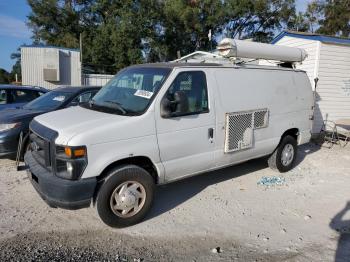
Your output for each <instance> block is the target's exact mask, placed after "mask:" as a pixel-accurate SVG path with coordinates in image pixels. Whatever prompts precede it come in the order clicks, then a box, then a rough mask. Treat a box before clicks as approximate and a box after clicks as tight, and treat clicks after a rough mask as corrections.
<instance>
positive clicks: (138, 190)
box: [96, 165, 155, 228]
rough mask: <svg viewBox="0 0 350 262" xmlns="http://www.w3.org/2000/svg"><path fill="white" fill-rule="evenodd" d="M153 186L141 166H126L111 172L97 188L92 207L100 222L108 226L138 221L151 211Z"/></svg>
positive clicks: (127, 224) (150, 178) (152, 181)
mask: <svg viewBox="0 0 350 262" xmlns="http://www.w3.org/2000/svg"><path fill="white" fill-rule="evenodd" d="M154 189H155V184H154V180H153V178H152V177H151V175H150V174H149V173H148V172H147V171H146V170H144V169H143V168H141V167H138V166H135V165H126V166H122V167H119V168H116V169H114V170H112V171H111V172H110V173H109V175H108V176H107V178H106V179H105V181H104V183H103V184H102V186H101V187H100V189H99V191H98V193H97V197H96V208H97V212H98V215H99V216H100V218H101V220H102V221H103V222H104V223H105V224H107V225H108V226H111V227H119V228H120V227H126V226H131V225H134V224H136V223H138V222H140V221H141V220H142V219H143V218H144V217H145V216H146V214H147V212H148V211H149V209H150V208H151V205H152V202H153V195H154Z"/></svg>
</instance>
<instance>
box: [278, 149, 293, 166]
mask: <svg viewBox="0 0 350 262" xmlns="http://www.w3.org/2000/svg"><path fill="white" fill-rule="evenodd" d="M293 158H294V147H293V146H292V145H291V144H286V145H285V146H284V148H283V150H282V155H281V162H282V165H284V166H288V165H290V164H291V163H292V162H293Z"/></svg>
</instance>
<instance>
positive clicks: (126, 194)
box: [110, 181, 146, 218]
mask: <svg viewBox="0 0 350 262" xmlns="http://www.w3.org/2000/svg"><path fill="white" fill-rule="evenodd" d="M145 201H146V190H145V188H144V186H143V185H141V184H140V183H139V182H136V181H127V182H124V183H122V184H120V185H119V186H118V187H117V188H116V189H114V191H113V193H112V195H111V198H110V206H111V209H112V211H113V213H114V214H116V215H117V216H119V217H122V218H126V217H132V216H134V215H136V214H137V213H138V212H140V210H141V209H142V207H143V206H144V204H145Z"/></svg>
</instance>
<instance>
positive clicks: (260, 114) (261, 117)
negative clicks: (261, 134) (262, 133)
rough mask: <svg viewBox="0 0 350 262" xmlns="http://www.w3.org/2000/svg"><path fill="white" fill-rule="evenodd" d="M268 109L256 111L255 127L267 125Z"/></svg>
mask: <svg viewBox="0 0 350 262" xmlns="http://www.w3.org/2000/svg"><path fill="white" fill-rule="evenodd" d="M268 117H269V114H268V110H267V109H262V110H257V111H255V112H254V128H255V129H258V128H263V127H267V123H268Z"/></svg>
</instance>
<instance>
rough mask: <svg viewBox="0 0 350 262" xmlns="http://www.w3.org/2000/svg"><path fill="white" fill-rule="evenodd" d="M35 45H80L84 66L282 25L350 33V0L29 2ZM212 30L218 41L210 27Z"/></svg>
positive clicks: (110, 69) (119, 64)
mask: <svg viewBox="0 0 350 262" xmlns="http://www.w3.org/2000/svg"><path fill="white" fill-rule="evenodd" d="M28 4H29V6H30V7H31V13H30V14H29V15H28V22H27V23H28V26H29V27H30V28H31V30H32V33H33V36H32V39H33V43H34V44H39V45H40V44H43V45H54V46H61V47H67V48H79V41H80V37H81V40H82V44H83V69H84V71H85V72H98V73H110V74H115V73H116V72H117V71H118V70H120V69H121V68H123V67H125V66H128V65H130V64H136V63H143V62H158V61H168V60H173V59H175V58H176V57H177V54H178V52H180V53H181V55H185V54H188V53H191V52H193V51H195V50H206V51H209V50H210V49H211V48H215V46H216V44H217V41H218V40H220V39H221V38H222V37H231V38H238V39H247V38H249V39H253V40H254V41H260V42H269V41H271V40H272V38H273V37H274V35H276V33H278V32H279V31H280V30H282V29H289V30H295V31H300V32H312V33H321V34H327V35H334V36H340V37H347V38H348V37H349V36H350V0H314V1H312V2H310V3H309V4H308V6H307V9H306V11H305V12H297V11H296V6H295V4H296V3H295V0H28ZM209 31H211V35H212V40H211V41H210V40H209V37H208V33H209Z"/></svg>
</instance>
